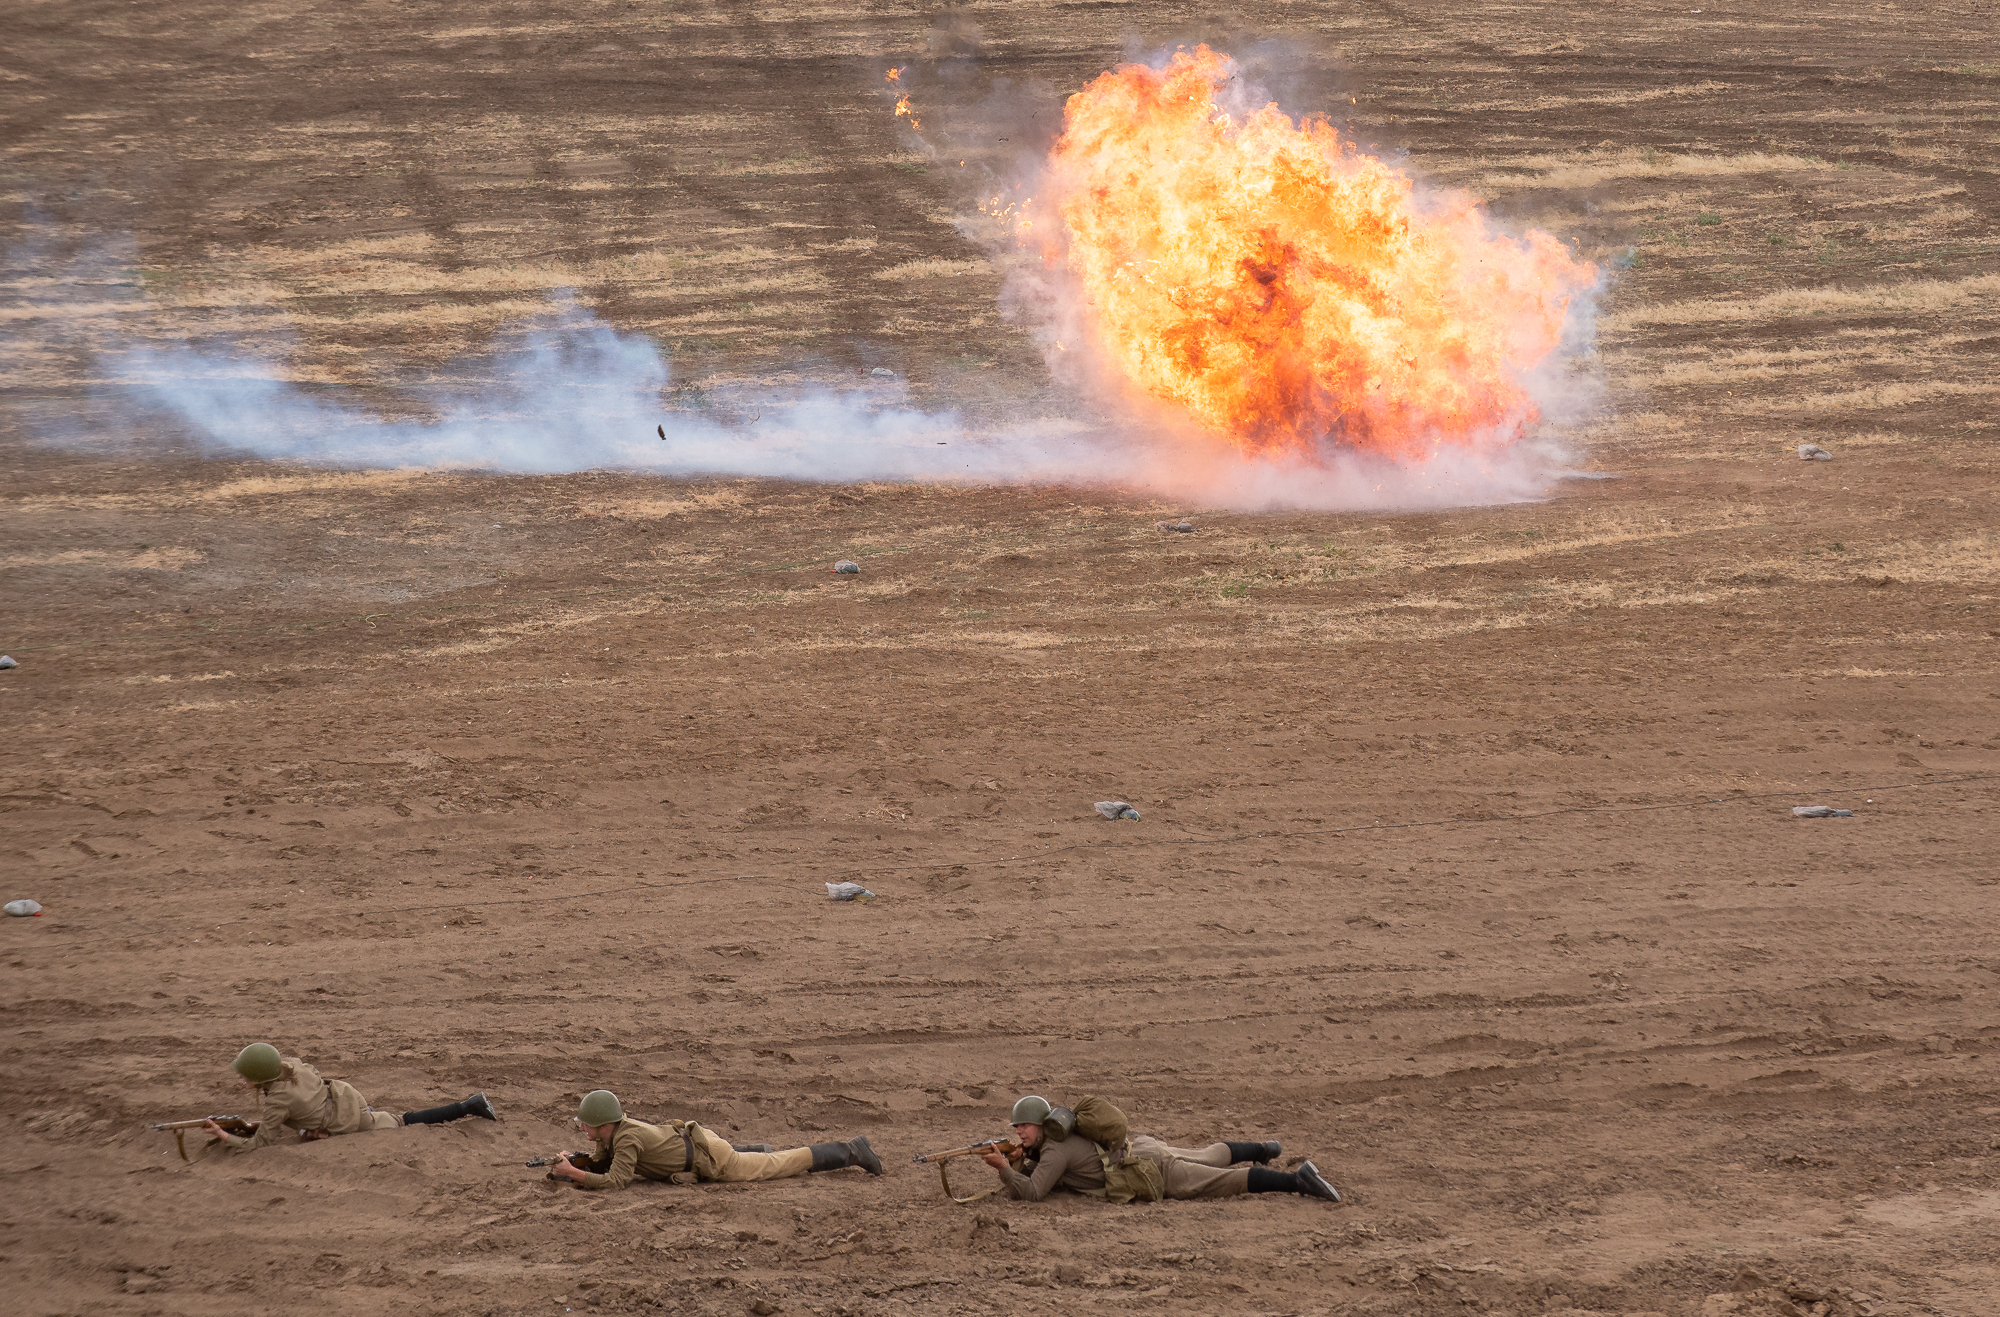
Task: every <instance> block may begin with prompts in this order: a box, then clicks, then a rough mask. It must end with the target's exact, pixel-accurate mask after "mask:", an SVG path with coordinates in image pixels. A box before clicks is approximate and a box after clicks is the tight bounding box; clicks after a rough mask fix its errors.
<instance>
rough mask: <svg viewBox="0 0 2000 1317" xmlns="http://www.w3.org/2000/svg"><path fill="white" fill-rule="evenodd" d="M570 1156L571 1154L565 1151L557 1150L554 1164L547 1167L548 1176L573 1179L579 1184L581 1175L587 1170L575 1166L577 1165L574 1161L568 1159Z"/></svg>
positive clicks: (581, 1178) (581, 1179)
mask: <svg viewBox="0 0 2000 1317" xmlns="http://www.w3.org/2000/svg"><path fill="white" fill-rule="evenodd" d="M570 1156H571V1154H569V1153H567V1152H559V1153H557V1154H556V1159H555V1162H554V1164H553V1165H551V1166H550V1167H549V1178H551V1179H556V1178H561V1179H564V1180H575V1181H577V1182H578V1183H579V1184H580V1183H582V1181H583V1177H584V1176H585V1175H586V1174H587V1172H585V1171H583V1170H581V1169H580V1168H578V1167H577V1165H576V1164H575V1163H574V1162H572V1161H570Z"/></svg>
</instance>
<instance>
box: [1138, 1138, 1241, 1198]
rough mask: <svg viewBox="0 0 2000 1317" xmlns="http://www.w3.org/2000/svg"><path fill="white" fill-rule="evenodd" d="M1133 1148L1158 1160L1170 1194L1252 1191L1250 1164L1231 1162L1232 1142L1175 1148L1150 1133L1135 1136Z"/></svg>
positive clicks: (1201, 1195)
mask: <svg viewBox="0 0 2000 1317" xmlns="http://www.w3.org/2000/svg"><path fill="white" fill-rule="evenodd" d="M1132 1151H1133V1152H1136V1153H1138V1154H1139V1155H1140V1156H1141V1157H1144V1158H1146V1159H1147V1160H1148V1161H1151V1162H1153V1163H1155V1164H1157V1165H1158V1166H1159V1168H1160V1173H1161V1174H1162V1175H1164V1176H1165V1177H1166V1181H1167V1197H1169V1198H1230V1197H1233V1196H1235V1195H1236V1194H1247V1193H1249V1192H1250V1168H1249V1167H1247V1166H1231V1165H1230V1164H1229V1145H1228V1144H1226V1143H1211V1144H1209V1145H1208V1146H1207V1147H1205V1148H1176V1147H1172V1146H1170V1145H1168V1144H1165V1143H1162V1142H1160V1141H1159V1140H1158V1139H1156V1138H1154V1137H1153V1136H1152V1135H1150V1134H1140V1135H1137V1136H1136V1137H1134V1138H1133V1140H1132Z"/></svg>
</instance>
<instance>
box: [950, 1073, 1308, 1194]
mask: <svg viewBox="0 0 2000 1317" xmlns="http://www.w3.org/2000/svg"><path fill="white" fill-rule="evenodd" d="M1009 1119H1010V1120H1011V1121H1012V1122H1013V1125H1014V1138H1015V1141H1016V1142H1017V1143H1019V1144H1020V1145H1021V1153H1020V1157H1019V1162H1020V1164H1019V1165H1018V1166H1016V1165H1015V1164H1014V1163H1012V1162H1010V1161H1008V1159H1007V1158H1006V1157H1004V1156H1002V1155H1001V1154H1000V1153H998V1152H992V1151H989V1152H987V1153H985V1154H983V1156H982V1158H981V1160H983V1161H984V1162H985V1163H986V1164H987V1165H988V1166H991V1167H992V1168H993V1169H994V1170H996V1171H998V1172H999V1173H1000V1186H1001V1188H1002V1189H1004V1190H1005V1191H1006V1192H1007V1194H1008V1195H1009V1196H1010V1197H1014V1198H1020V1199H1025V1200H1026V1201H1028V1202H1031V1203H1039V1202H1040V1201H1042V1199H1044V1198H1046V1197H1048V1196H1049V1194H1050V1193H1051V1192H1053V1191H1054V1190H1056V1189H1069V1190H1073V1191H1074V1192H1076V1193H1081V1194H1091V1195H1094V1196H1096V1197H1099V1198H1102V1197H1103V1196H1104V1185H1105V1176H1104V1162H1103V1160H1102V1158H1101V1157H1100V1156H1099V1149H1098V1146H1097V1145H1096V1144H1095V1143H1092V1142H1091V1141H1090V1140H1089V1139H1086V1138H1085V1137H1083V1135H1081V1134H1078V1133H1076V1131H1075V1119H1076V1118H1075V1115H1074V1114H1073V1113H1071V1112H1070V1111H1069V1110H1068V1109H1067V1108H1064V1107H1057V1106H1052V1105H1051V1104H1050V1103H1049V1101H1048V1099H1046V1098H1042V1097H1034V1096H1029V1097H1024V1098H1022V1099H1021V1100H1020V1101H1018V1102H1016V1103H1015V1104H1014V1110H1013V1114H1012V1115H1011V1116H1010V1117H1009ZM1131 1146H1132V1152H1133V1153H1134V1154H1135V1155H1137V1156H1140V1157H1143V1158H1145V1159H1146V1160H1147V1161H1150V1162H1152V1163H1153V1164H1154V1165H1156V1166H1158V1167H1159V1168H1160V1174H1161V1177H1162V1179H1163V1180H1164V1181H1165V1186H1166V1196H1167V1197H1168V1198H1229V1197H1233V1196H1234V1195H1236V1194H1305V1195H1307V1196H1309V1197H1312V1198H1321V1199H1324V1200H1326V1201H1327V1202H1329V1203H1337V1202H1339V1201H1340V1191H1339V1190H1338V1189H1335V1188H1334V1187H1333V1186H1332V1185H1330V1184H1328V1183H1327V1182H1326V1181H1325V1180H1323V1179H1321V1178H1320V1173H1319V1168H1318V1167H1317V1166H1314V1165H1313V1164H1312V1163H1311V1162H1310V1161H1304V1162H1300V1163H1299V1168H1298V1169H1297V1170H1296V1171H1274V1170H1271V1169H1270V1168H1269V1167H1268V1166H1265V1165H1263V1163H1265V1162H1268V1161H1270V1160H1271V1159H1272V1158H1273V1157H1276V1156H1277V1155H1278V1154H1279V1153H1280V1152H1282V1151H1283V1149H1282V1148H1280V1147H1279V1145H1278V1144H1277V1143H1275V1142H1243V1143H1211V1144H1209V1145H1208V1146H1207V1147H1204V1148H1176V1147H1173V1146H1171V1145H1169V1144H1166V1143H1162V1142H1161V1141H1160V1140H1158V1139H1156V1138H1153V1137H1152V1136H1151V1135H1147V1134H1135V1135H1133V1136H1132V1141H1131ZM1245 1162H1249V1163H1254V1164H1252V1165H1243V1164H1242V1163H1245Z"/></svg>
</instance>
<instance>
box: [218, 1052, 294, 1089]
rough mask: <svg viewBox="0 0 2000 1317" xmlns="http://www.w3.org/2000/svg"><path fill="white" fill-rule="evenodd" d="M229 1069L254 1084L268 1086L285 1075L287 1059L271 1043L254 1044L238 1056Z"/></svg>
mask: <svg viewBox="0 0 2000 1317" xmlns="http://www.w3.org/2000/svg"><path fill="white" fill-rule="evenodd" d="M229 1068H230V1069H231V1070H234V1071H235V1072H236V1073H237V1074H239V1075H241V1076H243V1077H244V1078H245V1079H247V1080H249V1081H250V1082H251V1083H253V1084H268V1083H270V1082H271V1081H272V1080H274V1079H276V1078H277V1077H278V1076H279V1075H282V1074H284V1073H285V1058H284V1057H282V1056H279V1055H278V1049H277V1048H275V1047H273V1046H271V1045H270V1044H269V1043H252V1044H250V1045H249V1046H248V1047H246V1048H244V1049H243V1050H242V1051H240V1052H238V1053H237V1054H236V1061H235V1063H234V1064H233V1065H231V1066H230V1067H229Z"/></svg>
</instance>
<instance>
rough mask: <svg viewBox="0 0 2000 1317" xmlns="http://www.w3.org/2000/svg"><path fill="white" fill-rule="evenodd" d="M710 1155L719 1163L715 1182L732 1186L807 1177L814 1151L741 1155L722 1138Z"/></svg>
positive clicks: (716, 1140) (712, 1145) (711, 1145)
mask: <svg viewBox="0 0 2000 1317" xmlns="http://www.w3.org/2000/svg"><path fill="white" fill-rule="evenodd" d="M708 1155H709V1156H711V1157H713V1158H714V1159H715V1178H716V1179H718V1180H721V1181H724V1182H726V1183H729V1184H741V1183H743V1182H745V1181H747V1180H788V1179H790V1178H791V1177H792V1176H794V1175H804V1174H805V1173H806V1172H807V1171H810V1170H811V1169H812V1166H813V1154H812V1149H811V1148H787V1149H785V1150H784V1151H783V1152H738V1151H736V1149H734V1148H732V1147H730V1146H729V1145H728V1144H727V1143H725V1142H723V1141H722V1139H721V1138H720V1137H717V1138H714V1139H711V1140H710V1141H709V1144H708Z"/></svg>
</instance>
